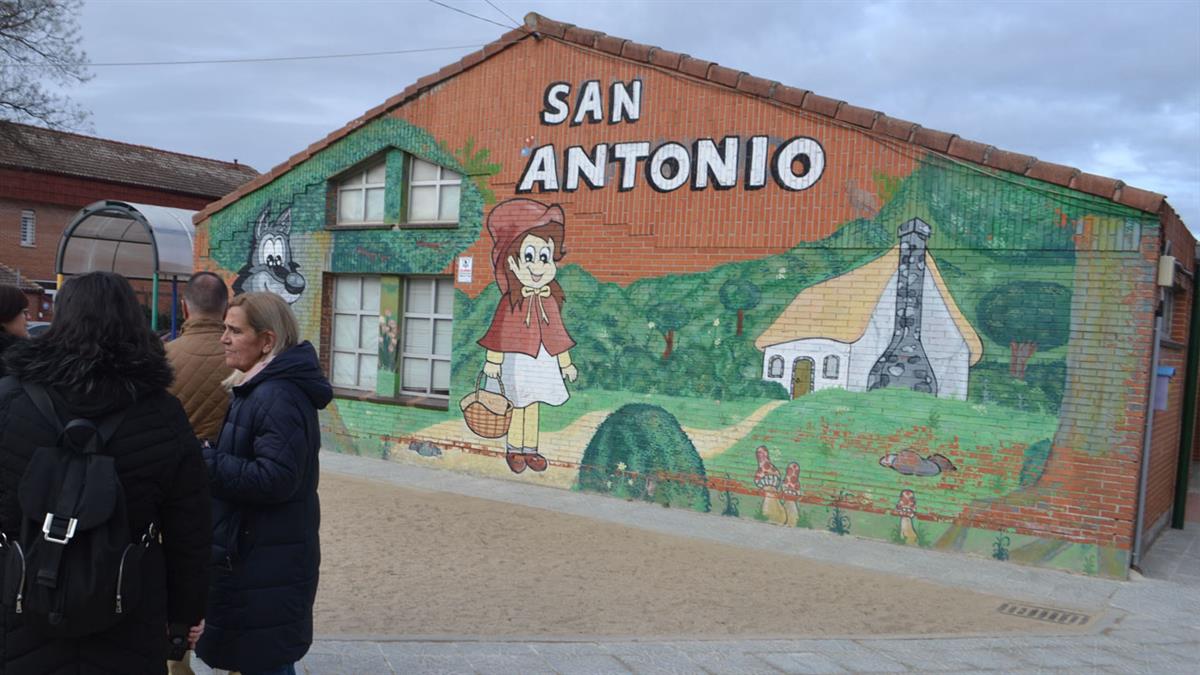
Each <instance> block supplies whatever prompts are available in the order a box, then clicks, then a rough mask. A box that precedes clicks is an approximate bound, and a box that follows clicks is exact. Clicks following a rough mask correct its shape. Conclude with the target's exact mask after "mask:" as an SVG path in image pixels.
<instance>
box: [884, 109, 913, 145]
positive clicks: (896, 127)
mask: <svg viewBox="0 0 1200 675" xmlns="http://www.w3.org/2000/svg"><path fill="white" fill-rule="evenodd" d="M876 124H877V125H878V128H879V130H880V131H882V132H883V133H885V134H887V135H888V136H891V137H892V138H898V139H900V140H902V141H908V140H909V139H911V138H912V137H913V134H914V133H916V131H917V128H918V127H920V126H921V125H919V124H917V123H916V122H909V121H908V120H902V119H900V118H899V117H889V116H887V115H884V116H883V117H880V118H879V119H878V120H877V121H876Z"/></svg>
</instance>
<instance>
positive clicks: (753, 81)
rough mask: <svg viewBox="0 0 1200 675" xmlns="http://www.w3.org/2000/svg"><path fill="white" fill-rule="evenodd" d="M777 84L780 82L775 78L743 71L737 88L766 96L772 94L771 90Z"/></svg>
mask: <svg viewBox="0 0 1200 675" xmlns="http://www.w3.org/2000/svg"><path fill="white" fill-rule="evenodd" d="M777 84H779V83H778V82H775V81H774V80H767V79H763V78H761V77H755V76H753V75H748V74H744V73H743V74H742V77H741V79H739V80H738V83H737V88H738V89H740V90H741V91H744V92H746V93H748V94H754V95H755V96H762V97H764V98H766V97H769V96H770V95H771V90H772V89H773V88H774V87H775V85H777Z"/></svg>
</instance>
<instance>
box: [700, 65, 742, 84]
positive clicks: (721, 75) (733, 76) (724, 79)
mask: <svg viewBox="0 0 1200 675" xmlns="http://www.w3.org/2000/svg"><path fill="white" fill-rule="evenodd" d="M741 74H742V71H740V70H734V69H733V68H726V67H725V66H721V65H717V64H715V63H714V64H713V66H712V68H709V69H708V80H709V82H716V83H717V84H723V85H725V86H726V87H736V86H737V83H738V78H739V77H740V76H741Z"/></svg>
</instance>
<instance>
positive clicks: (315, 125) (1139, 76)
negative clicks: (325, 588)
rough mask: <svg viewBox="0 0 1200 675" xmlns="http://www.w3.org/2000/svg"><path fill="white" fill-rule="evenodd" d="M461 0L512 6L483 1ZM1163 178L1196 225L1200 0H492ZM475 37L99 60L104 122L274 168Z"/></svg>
mask: <svg viewBox="0 0 1200 675" xmlns="http://www.w3.org/2000/svg"><path fill="white" fill-rule="evenodd" d="M449 2H450V4H453V5H455V6H457V7H460V8H462V9H464V10H466V11H470V12H472V13H475V14H479V15H481V16H486V17H488V18H491V19H494V20H496V21H499V22H501V23H507V21H506V20H505V19H504V17H503V16H501V15H499V14H497V13H496V12H495V11H494V10H493V9H492V8H490V7H488V5H487V4H486V3H485V2H482V1H480V0H449ZM494 2H495V3H496V4H497V5H499V6H500V7H502V8H503V9H504V10H505V11H506V12H508V14H510V15H512V16H514V17H516V18H517V19H518V20H520V18H521V17H522V15H523V14H524V13H525V12H526V11H537V12H540V13H542V14H544V15H546V16H548V17H550V18H553V19H557V20H560V21H566V22H569V23H574V24H577V25H581V26H585V27H588V28H593V29H596V30H601V31H604V32H606V33H610V34H613V35H619V36H621V37H624V38H629V39H632V40H635V41H638V42H642V43H648V44H653V45H658V46H661V47H663V48H666V49H671V50H674V51H680V52H684V53H689V54H692V55H693V56H696V57H698V58H704V59H709V60H713V61H717V62H719V63H721V64H723V65H727V66H730V67H733V68H738V69H741V70H745V71H747V72H750V73H753V74H755V75H758V76H761V77H766V78H769V79H775V80H779V81H781V82H784V83H786V84H790V85H793V86H797V87H802V88H805V89H811V90H813V91H815V92H817V93H819V94H822V95H825V96H831V97H834V98H838V99H842V100H846V101H849V102H851V103H854V104H856V105H861V106H865V107H868V108H874V109H877V110H882V111H884V112H886V113H888V114H889V115H893V116H896V117H900V118H903V119H908V120H911V121H914V122H917V123H919V124H922V125H924V126H927V127H932V128H936V129H941V130H944V131H950V132H953V133H957V134H960V135H961V136H963V137H966V138H970V139H973V140H978V141H981V142H984V143H989V144H992V145H996V146H997V147H1001V148H1004V149H1006V150H1013V151H1016V152H1023V153H1028V154H1032V155H1036V156H1037V157H1039V158H1041V159H1043V160H1046V161H1051V162H1057V163H1061V164H1070V165H1073V166H1077V167H1079V168H1080V169H1082V170H1084V171H1089V172H1093V173H1099V174H1102V175H1107V176H1112V177H1114V178H1119V179H1122V180H1124V181H1126V182H1127V183H1129V184H1130V185H1134V186H1137V187H1140V188H1145V189H1148V190H1154V191H1158V192H1162V193H1164V194H1166V195H1167V196H1168V198H1169V199H1170V201H1171V203H1172V204H1173V205H1174V207H1175V208H1176V210H1177V211H1179V213H1180V214H1181V215H1182V216H1183V218H1184V221H1185V222H1188V223H1190V225H1191V226H1192V227H1193V228H1194V229H1195V230H1197V231H1200V4H1198V3H1194V2H1153V1H1150V2H1086V3H1084V2H1000V3H987V2H954V3H942V2H795V3H789V2H694V1H691V2H668V1H665V0H664V1H659V2H646V1H638V2H591V3H567V2H547V1H534V2H527V3H516V2H512V1H511V0H494ZM83 30H84V39H85V44H84V46H85V48H86V49H87V51H88V54H89V56H90V57H91V59H92V60H93V61H96V62H111V61H131V60H136V61H147V60H181V59H211V58H253V57H271V56H284V55H300V54H322V53H343V52H365V51H383V50H392V49H413V48H426V47H441V46H449V45H483V44H486V43H487V42H490V41H492V40H494V39H495V38H496V37H498V36H499V35H500V33H501V32H503V30H504V29H502V28H500V27H499V26H494V25H491V24H488V23H484V22H482V21H478V20H475V19H472V18H470V17H467V16H463V15H461V14H458V13H455V12H451V11H450V10H447V9H444V8H441V7H438V6H435V5H433V4H430V3H428V2H420V1H417V2H338V3H333V2H206V3H145V2H122V1H117V0H114V1H109V2H103V3H101V2H92V3H90V4H88V5H87V6H86V7H85V11H84V16H83ZM468 51H471V50H469V49H463V50H459V51H441V52H431V53H423V54H410V55H403V56H387V57H372V58H356V59H344V60H343V59H333V60H323V61H300V62H291V63H263V64H237V65H211V66H169V67H146V68H97V69H95V73H96V78H95V79H94V80H92V82H90V83H88V84H87V85H84V86H83V87H81V88H79V89H77V90H75V91H73V92H71V93H72V94H73V95H74V97H75V98H76V99H77V100H78V101H79V102H80V103H82V104H83V105H85V106H87V107H89V108H91V109H92V110H93V112H94V124H95V130H96V132H97V133H98V134H99V135H102V136H106V137H111V138H117V139H120V140H125V141H129V142H134V143H142V144H147V145H153V146H157V147H162V148H166V149H171V150H177V151H181V152H188V153H193V154H198V155H205V156H211V157H217V158H221V159H233V158H237V159H239V160H240V161H243V162H246V163H249V164H251V165H253V166H255V167H256V168H258V169H259V170H262V171H265V170H267V169H269V168H271V167H272V166H274V165H276V164H278V163H280V162H282V161H284V160H285V159H287V158H288V157H289V156H291V155H292V154H294V153H295V152H298V151H299V150H302V149H303V148H305V147H306V146H308V145H309V144H310V143H312V142H313V141H314V140H317V139H318V138H321V137H323V136H324V135H325V134H327V133H329V132H330V131H332V130H334V129H337V128H338V127H340V126H342V125H343V124H345V123H346V122H348V121H350V120H351V119H354V118H355V117H357V116H358V115H359V114H361V113H362V112H363V111H365V110H367V109H368V108H371V107H373V106H375V105H377V104H378V103H380V102H382V101H383V100H385V99H387V98H388V97H390V96H392V95H393V94H395V93H397V92H399V91H400V90H402V89H403V88H404V87H405V86H407V85H408V84H410V83H411V82H413V81H415V80H416V79H418V78H419V77H421V76H423V75H426V74H428V73H431V72H434V71H436V70H437V69H438V68H440V67H441V66H442V65H444V64H446V63H449V62H451V61H454V60H456V59H458V58H460V57H461V56H462V55H463V54H465V53H467V52H468Z"/></svg>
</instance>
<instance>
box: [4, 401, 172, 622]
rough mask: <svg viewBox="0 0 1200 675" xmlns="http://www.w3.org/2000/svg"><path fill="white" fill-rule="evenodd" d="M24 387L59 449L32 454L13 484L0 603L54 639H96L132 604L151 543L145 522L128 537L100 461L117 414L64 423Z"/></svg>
mask: <svg viewBox="0 0 1200 675" xmlns="http://www.w3.org/2000/svg"><path fill="white" fill-rule="evenodd" d="M22 386H23V387H24V388H25V392H26V393H27V394H28V395H29V398H30V399H31V400H32V401H33V404H34V406H35V407H36V408H37V409H38V410H39V411H40V412H41V413H42V416H43V417H45V418H46V419H47V420H48V421H49V422H50V423H51V424H52V425H53V428H54V429H55V430H56V431H57V432H58V441H57V443H56V445H55V446H54V447H49V448H37V449H36V450H35V451H34V454H33V458H32V459H31V460H30V461H29V465H28V467H26V469H25V473H24V475H23V476H22V477H21V482H20V486H19V488H18V490H17V499H18V502H19V503H20V507H21V514H22V517H21V535H20V539H18V540H10V539H8V537H7V536H5V535H4V534H3V533H0V553H2V554H3V558H4V561H3V562H4V584H3V586H4V587H3V595H2V596H0V603H2V604H3V605H4V606H5V607H6V608H7V610H8V611H9V612H12V613H15V614H16V615H18V616H19V619H20V620H21V621H22V622H23V623H26V624H28V625H32V626H34V627H36V628H38V629H40V630H41V631H42V632H45V633H48V634H50V635H53V636H58V637H80V636H83V635H88V634H91V633H98V632H100V631H103V630H105V629H107V628H109V627H111V626H113V625H115V624H116V623H117V622H119V621H121V620H122V619H123V618H125V617H126V616H128V614H129V612H131V611H132V610H133V609H134V608H135V607H136V606H137V603H138V601H139V600H140V597H141V569H140V567H141V560H142V556H143V555H144V554H145V552H146V550H147V549H148V548H149V547H150V546H151V545H152V544H154V543H155V542H156V541H157V539H158V533H157V531H156V528H155V526H154V524H153V523H151V524H150V525H149V527H148V529H147V531H146V532H145V533H144V534H143V535H142V536H141V537H140V538H139V539H138V540H136V541H134V540H133V538H132V537H130V532H129V520H128V516H127V514H126V511H125V491H124V490H123V489H122V488H121V481H120V480H119V479H118V477H117V469H116V466H115V462H114V461H113V458H112V457H111V456H109V455H105V454H102V452H103V450H104V446H105V444H106V443H107V442H108V441H109V440H110V439H111V438H112V436H113V433H114V432H115V431H116V430H117V427H119V426H120V425H121V422H122V420H123V419H124V417H125V412H124V411H120V412H117V413H114V414H113V415H110V416H108V417H105V418H104V419H102V420H99V421H98V422H94V421H91V420H86V419H82V418H77V419H72V420H70V421H68V422H67V423H66V425H63V424H62V421H61V419H60V418H59V416H58V414H57V413H56V412H55V409H54V403H53V401H52V400H51V399H50V396H49V394H48V393H47V392H46V390H45V388H43V387H41V386H40V385H36V384H30V383H24V384H23V385H22Z"/></svg>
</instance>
